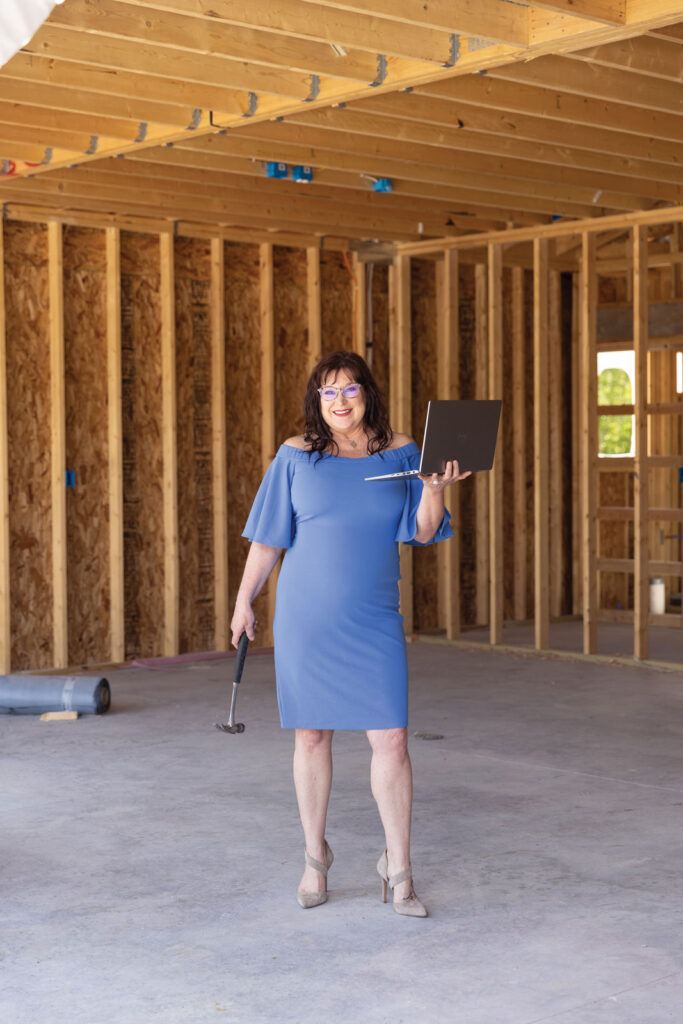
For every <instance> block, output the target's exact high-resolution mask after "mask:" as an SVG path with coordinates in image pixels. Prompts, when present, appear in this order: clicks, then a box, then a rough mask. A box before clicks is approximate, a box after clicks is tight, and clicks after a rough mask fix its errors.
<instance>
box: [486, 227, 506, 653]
mask: <svg viewBox="0 0 683 1024" xmlns="http://www.w3.org/2000/svg"><path fill="white" fill-rule="evenodd" d="M488 331H489V339H488V340H489V398H502V397H503V252H502V246H501V245H496V244H494V243H493V242H490V243H489V246H488ZM504 417H505V410H504V409H503V410H501V417H500V427H499V430H498V437H499V441H498V444H497V446H496V456H495V459H494V462H493V468H492V469H491V472H490V474H489V559H490V575H491V584H490V609H491V610H490V623H489V632H490V643H491V644H500V643H502V640H503V426H504Z"/></svg>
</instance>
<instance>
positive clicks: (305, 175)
mask: <svg viewBox="0 0 683 1024" xmlns="http://www.w3.org/2000/svg"><path fill="white" fill-rule="evenodd" d="M292 178H293V179H294V181H303V182H307V181H313V168H312V167H308V166H307V165H306V164H297V166H296V167H292Z"/></svg>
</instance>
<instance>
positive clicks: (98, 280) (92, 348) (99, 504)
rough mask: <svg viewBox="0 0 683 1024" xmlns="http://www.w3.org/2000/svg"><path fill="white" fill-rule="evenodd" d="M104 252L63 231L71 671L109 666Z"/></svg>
mask: <svg viewBox="0 0 683 1024" xmlns="http://www.w3.org/2000/svg"><path fill="white" fill-rule="evenodd" d="M105 275H106V248H105V236H104V233H103V232H102V231H95V230H93V229H88V228H65V229H64V341H65V346H64V351H65V359H64V362H65V390H66V462H67V468H68V469H70V470H72V471H73V472H74V473H75V485H74V487H71V488H69V489H68V490H67V492H66V499H67V502H66V508H67V555H68V557H67V577H66V578H67V611H68V614H67V622H68V661H69V664H86V663H88V662H93V661H102V662H106V661H108V660H109V652H110V644H111V627H110V615H109V613H110V596H109V594H110V591H109V577H110V569H109V482H108V463H107V458H108V438H107V374H106V372H105V368H106V365H107V334H106V332H107V321H106V287H105V283H106V279H105Z"/></svg>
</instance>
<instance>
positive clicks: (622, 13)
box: [529, 0, 626, 25]
mask: <svg viewBox="0 0 683 1024" xmlns="http://www.w3.org/2000/svg"><path fill="white" fill-rule="evenodd" d="M529 6H532V7H533V9H534V10H535V11H541V10H543V11H555V12H556V13H558V14H571V15H572V16H573V17H575V18H587V19H588V20H589V21H602V22H605V24H607V25H623V24H625V22H626V0H532V3H531V4H529Z"/></svg>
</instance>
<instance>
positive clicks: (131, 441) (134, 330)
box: [121, 232, 164, 657]
mask: <svg viewBox="0 0 683 1024" xmlns="http://www.w3.org/2000/svg"><path fill="white" fill-rule="evenodd" d="M121 333H122V339H121V364H122V419H123V529H124V565H125V606H126V607H125V634H126V641H125V642H126V656H127V657H132V656H136V655H141V656H143V657H144V656H146V657H149V656H154V655H159V654H160V653H161V652H162V650H163V634H164V538H163V521H164V520H163V490H162V488H163V457H162V440H161V422H162V420H161V304H160V275H159V240H158V238H155V237H154V236H148V235H139V234H132V233H129V232H122V233H121Z"/></svg>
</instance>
